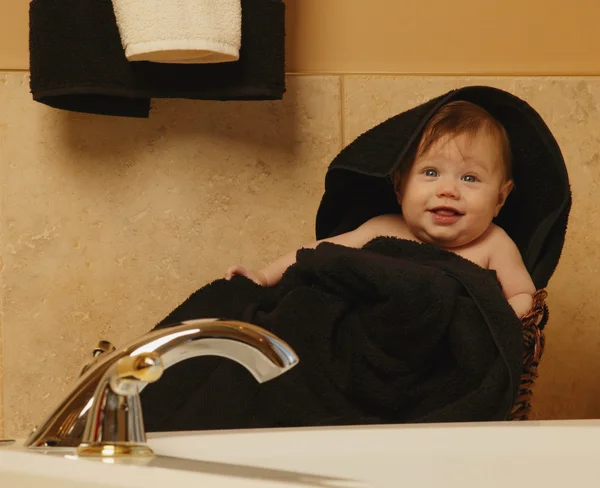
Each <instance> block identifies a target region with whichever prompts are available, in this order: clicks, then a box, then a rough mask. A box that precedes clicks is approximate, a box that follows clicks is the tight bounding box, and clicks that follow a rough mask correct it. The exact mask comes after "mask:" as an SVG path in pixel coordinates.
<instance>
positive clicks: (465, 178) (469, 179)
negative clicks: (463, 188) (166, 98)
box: [462, 175, 477, 183]
mask: <svg viewBox="0 0 600 488" xmlns="http://www.w3.org/2000/svg"><path fill="white" fill-rule="evenodd" d="M462 179H463V181H466V182H468V183H475V182H476V181H477V177H476V176H473V175H466V176H463V178H462Z"/></svg>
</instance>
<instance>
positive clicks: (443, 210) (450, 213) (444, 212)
mask: <svg viewBox="0 0 600 488" xmlns="http://www.w3.org/2000/svg"><path fill="white" fill-rule="evenodd" d="M429 211H430V212H431V213H434V214H435V215H438V216H440V217H460V216H462V215H464V214H463V213H462V212H459V211H458V210H456V209H455V208H453V207H435V208H432V209H430V210H429Z"/></svg>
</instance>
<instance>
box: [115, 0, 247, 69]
mask: <svg viewBox="0 0 600 488" xmlns="http://www.w3.org/2000/svg"><path fill="white" fill-rule="evenodd" d="M240 2H241V0H112V3H113V9H114V11H115V17H116V18H117V25H118V26H119V33H120V35H121V43H122V44H123V49H124V50H125V56H126V57H127V59H128V60H129V61H154V62H160V63H224V62H229V61H235V60H237V59H239V57H240V45H241V38H242V7H241V3H240Z"/></svg>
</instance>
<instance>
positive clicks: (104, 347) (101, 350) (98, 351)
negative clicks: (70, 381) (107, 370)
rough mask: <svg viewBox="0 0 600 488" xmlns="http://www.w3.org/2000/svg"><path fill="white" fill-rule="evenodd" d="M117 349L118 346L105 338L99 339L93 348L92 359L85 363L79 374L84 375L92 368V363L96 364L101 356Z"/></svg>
mask: <svg viewBox="0 0 600 488" xmlns="http://www.w3.org/2000/svg"><path fill="white" fill-rule="evenodd" d="M115 349H116V347H115V346H113V345H112V343H110V342H108V341H104V340H102V341H99V342H98V344H97V345H96V347H95V348H94V349H93V350H92V359H91V360H90V362H88V363H86V364H84V365H83V368H81V372H80V373H79V376H83V375H84V374H85V373H86V371H87V370H88V369H90V367H91V366H92V364H94V363H95V362H96V361H97V360H98V358H99V357H100V356H102V355H103V354H110V353H111V352H113V351H114V350H115Z"/></svg>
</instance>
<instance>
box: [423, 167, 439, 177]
mask: <svg viewBox="0 0 600 488" xmlns="http://www.w3.org/2000/svg"><path fill="white" fill-rule="evenodd" d="M424 173H425V176H437V175H438V172H437V170H435V169H431V168H430V169H426V170H425V171H424Z"/></svg>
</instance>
